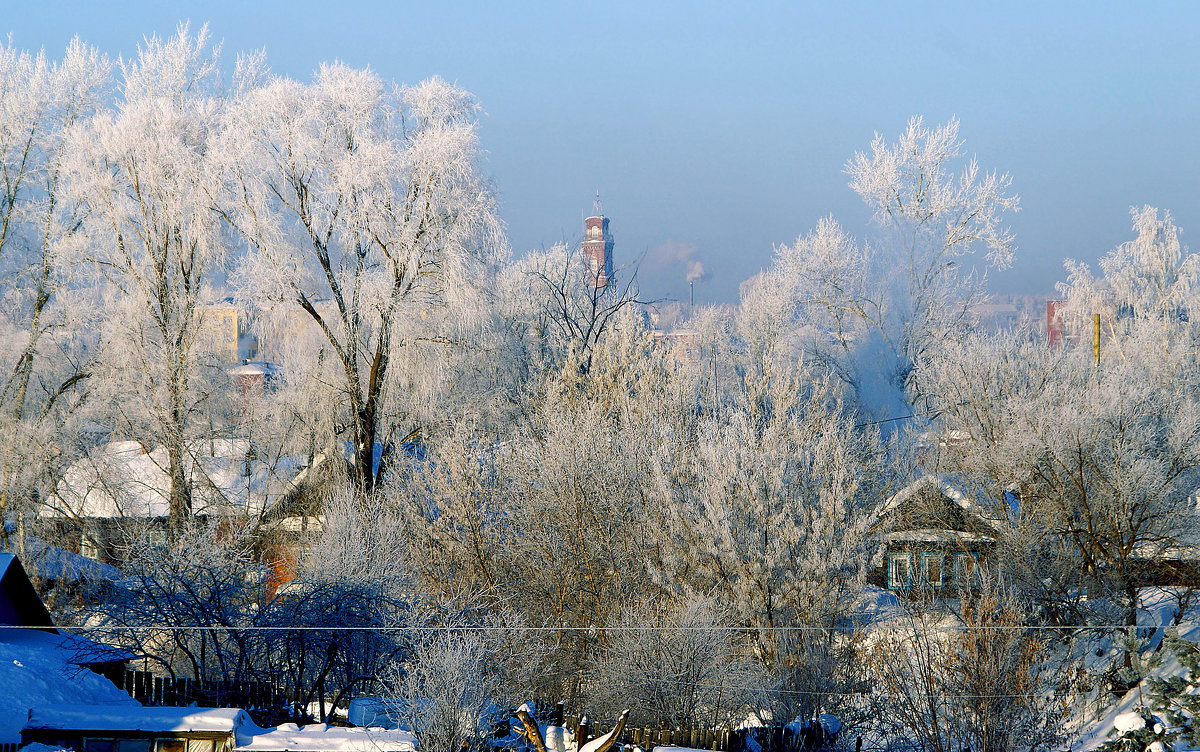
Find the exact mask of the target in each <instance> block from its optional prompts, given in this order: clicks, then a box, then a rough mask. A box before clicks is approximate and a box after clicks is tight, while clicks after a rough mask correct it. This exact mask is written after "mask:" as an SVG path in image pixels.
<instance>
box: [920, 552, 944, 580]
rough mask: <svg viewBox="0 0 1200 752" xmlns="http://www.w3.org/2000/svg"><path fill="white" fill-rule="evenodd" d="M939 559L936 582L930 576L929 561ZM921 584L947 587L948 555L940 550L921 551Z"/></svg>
mask: <svg viewBox="0 0 1200 752" xmlns="http://www.w3.org/2000/svg"><path fill="white" fill-rule="evenodd" d="M931 561H937V573H938V579H937V582H934V581H933V580H932V579H930V577H929V566H928V564H927V562H931ZM921 584H922V585H923V586H925V587H935V588H940V587H945V585H946V555H945V554H943V553H941V552H938V551H922V552H921Z"/></svg>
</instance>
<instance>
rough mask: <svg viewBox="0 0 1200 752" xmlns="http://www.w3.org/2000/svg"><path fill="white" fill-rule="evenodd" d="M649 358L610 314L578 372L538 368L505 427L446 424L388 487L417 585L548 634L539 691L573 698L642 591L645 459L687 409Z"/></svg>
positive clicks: (656, 359) (651, 526) (655, 359)
mask: <svg viewBox="0 0 1200 752" xmlns="http://www.w3.org/2000/svg"><path fill="white" fill-rule="evenodd" d="M663 354H664V353H663V352H662V351H661V350H658V349H656V346H655V345H654V342H653V337H652V335H651V333H650V332H649V331H648V330H647V328H646V325H645V322H644V320H643V319H641V318H639V317H636V316H632V315H629V314H626V315H623V316H621V317H619V320H618V322H617V323H616V324H615V325H614V328H613V331H612V334H611V335H610V336H608V337H606V338H604V339H603V340H602V341H601V343H600V346H599V348H598V349H597V351H596V353H595V355H594V357H593V365H592V368H591V369H590V370H589V371H587V372H586V373H585V372H582V371H580V369H579V368H578V365H577V362H575V361H571V360H570V359H568V360H567V361H566V362H564V363H562V364H561V365H560V366H559V367H558V368H557V369H555V370H551V371H548V372H545V373H543V374H542V375H541V379H540V383H537V384H536V386H535V387H533V388H534V389H536V394H534V395H532V396H529V397H527V398H526V402H527V404H528V405H529V406H530V407H529V409H528V411H527V412H526V413H525V414H524V415H523V416H522V417H521V419H520V420H519V421H516V422H515V423H514V424H512V425H510V426H508V428H507V430H506V431H504V432H503V433H501V434H499V435H487V434H481V433H480V432H478V431H476V430H474V427H473V426H470V425H463V426H456V427H455V428H454V430H453V431H450V432H447V434H446V435H444V436H442V437H440V438H439V440H437V441H434V442H433V443H432V444H431V445H430V447H429V451H428V454H427V459H426V463H425V464H424V466H423V467H422V468H421V469H420V471H419V472H412V473H411V474H407V475H404V474H400V473H397V477H396V478H395V479H394V485H393V486H390V487H389V489H388V493H387V498H388V499H389V500H390V501H391V503H395V504H397V505H399V506H400V508H401V509H402V510H404V512H403V513H404V515H405V517H406V520H407V525H408V533H407V534H408V536H409V539H410V549H409V550H410V551H411V552H412V554H411V555H412V558H413V561H414V562H416V563H417V565H418V566H419V568H420V571H421V572H422V574H423V575H424V577H423V581H424V582H425V584H426V587H428V588H430V589H431V590H432V591H433V592H435V593H437V594H439V595H440V596H441V597H456V595H457V594H458V593H461V592H462V591H463V589H468V590H486V591H491V592H494V593H496V597H498V598H502V599H504V600H505V601H506V602H508V603H509V604H511V605H513V606H514V607H516V608H519V609H520V610H521V612H522V613H523V614H524V615H525V616H526V618H527V619H528V620H529V621H530V623H532V624H535V625H539V626H543V627H548V628H550V630H549V631H548V633H547V635H546V643H547V644H546V652H547V655H548V656H550V657H551V659H552V660H551V661H550V665H549V666H548V668H547V671H546V672H545V681H546V684H545V687H544V690H545V692H546V693H547V694H552V695H553V694H560V693H561V694H562V695H564V696H565V697H566V698H568V699H570V700H572V701H573V700H575V699H577V698H578V697H579V693H580V692H582V691H586V687H585V686H584V685H585V682H584V681H583V678H584V677H583V676H582V673H581V667H582V664H583V662H584V661H585V660H586V659H587V657H588V656H589V655H590V654H591V652H592V651H593V650H594V649H596V647H597V646H598V645H599V644H600V643H601V642H602V640H603V637H602V630H603V627H604V625H605V624H607V623H609V622H610V621H611V620H612V619H613V618H615V615H616V614H617V613H618V612H619V611H620V610H621V609H623V608H624V607H625V605H626V604H627V603H628V602H629V601H630V600H631V599H635V598H644V597H646V596H648V594H649V593H650V592H651V591H652V589H653V586H652V585H651V584H650V583H649V582H648V581H647V577H646V565H647V556H648V555H652V553H653V551H654V550H655V546H656V542H657V540H658V537H659V534H660V533H659V531H660V530H661V524H660V523H659V520H660V519H661V515H662V514H663V510H662V505H661V497H660V496H659V494H658V491H657V484H656V481H655V476H654V471H653V465H652V464H651V457H652V456H653V455H654V454H656V453H657V452H659V451H661V446H662V444H664V443H671V442H674V441H679V440H682V438H683V436H684V434H685V431H684V430H682V429H685V428H686V422H687V420H688V415H689V412H688V410H689V409H690V408H691V406H692V401H691V392H690V388H688V387H686V386H684V385H681V384H680V383H679V382H677V381H675V378H674V369H673V366H672V364H671V362H670V361H668V360H665V359H664V358H663ZM593 627H594V628H595V631H594V632H593V631H590V630H591V628H593Z"/></svg>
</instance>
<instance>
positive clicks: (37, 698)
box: [0, 629, 141, 744]
mask: <svg viewBox="0 0 1200 752" xmlns="http://www.w3.org/2000/svg"><path fill="white" fill-rule="evenodd" d="M0 638H2V639H0V697H3V698H4V701H3V702H0V743H5V744H8V743H16V742H19V741H20V740H21V729H22V728H24V727H25V725H26V722H27V721H28V719H29V717H30V708H33V707H37V706H47V705H57V706H58V707H63V706H71V705H76V704H80V703H88V704H90V705H92V706H97V707H100V708H104V709H107V710H109V711H110V712H112V711H114V710H117V709H119V708H125V709H132V710H134V711H136V710H139V709H140V707H141V706H139V705H138V704H137V702H136V701H134V699H133V698H132V697H130V696H129V695H128V694H126V693H125V692H123V691H121V690H120V689H117V687H116V685H115V684H113V683H112V682H111V681H109V680H108V679H106V678H104V677H103V676H101V675H99V674H96V673H92V672H91V671H88V670H87V669H81V668H79V666H77V665H75V664H74V663H73V662H72V661H73V658H74V651H73V650H72V649H70V648H67V647H64V646H63V645H62V644H59V643H58V642H57V641H59V640H62V636H61V635H51V634H47V633H45V632H35V631H34V630H28V629H0Z"/></svg>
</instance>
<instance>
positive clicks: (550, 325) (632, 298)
mask: <svg viewBox="0 0 1200 752" xmlns="http://www.w3.org/2000/svg"><path fill="white" fill-rule="evenodd" d="M601 271H602V270H600V269H598V268H595V267H593V266H592V264H591V263H589V262H588V261H587V259H585V258H583V255H582V253H580V249H579V247H578V246H576V247H570V246H568V245H566V244H564V243H559V244H556V245H554V246H553V247H552V248H550V249H549V250H547V251H542V252H534V253H530V254H528V255H527V256H526V257H525V258H523V259H521V261H520V262H519V263H517V264H515V265H513V266H512V267H511V268H510V269H509V270H508V271H507V272H506V273H505V280H504V281H505V283H506V288H507V289H506V293H507V295H506V302H507V305H508V307H509V308H510V309H511V310H510V311H508V313H509V316H510V317H511V318H513V319H516V320H517V321H519V322H520V323H521V324H523V325H524V328H525V332H524V334H525V337H526V339H527V340H528V341H527V343H526V345H527V346H528V347H530V348H531V349H532V352H531V357H533V358H534V359H536V360H538V361H540V362H548V363H549V364H553V365H557V364H561V363H562V362H563V361H565V360H568V359H570V360H572V361H573V362H575V363H576V364H577V365H578V368H579V369H580V371H581V372H583V373H586V372H587V371H588V370H589V369H590V368H591V366H592V358H593V356H594V354H595V351H596V349H597V347H598V346H599V344H600V340H601V339H603V338H604V336H605V335H606V334H608V333H609V331H610V330H611V329H612V328H613V326H614V325H615V324H616V322H617V321H618V320H619V319H620V317H621V314H622V312H623V311H625V309H626V308H627V307H629V306H631V305H636V304H637V303H638V300H637V298H638V292H639V290H638V284H637V269H636V268H633V269H629V270H626V271H625V273H624V274H622V275H621V277H620V278H613V279H610V280H608V283H607V284H606V285H601V284H598V282H599V274H600V273H601ZM539 356H540V357H539Z"/></svg>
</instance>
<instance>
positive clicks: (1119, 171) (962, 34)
mask: <svg viewBox="0 0 1200 752" xmlns="http://www.w3.org/2000/svg"><path fill="white" fill-rule="evenodd" d="M5 15H6V23H7V24H8V26H7V27H6V28H7V29H8V30H9V31H10V32H11V33H12V35H13V41H14V43H15V44H16V45H17V46H19V47H22V48H28V49H37V48H39V47H45V48H46V49H47V50H51V51H52V50H59V49H62V48H63V47H64V46H65V44H66V42H67V41H68V40H69V39H70V38H71V37H72V36H74V35H76V34H78V35H80V36H81V37H82V38H83V39H84V41H87V42H90V43H92V44H95V45H97V46H99V47H101V48H102V49H105V50H107V51H109V52H110V53H112V54H117V53H122V54H125V55H126V56H128V55H129V54H131V53H132V52H134V50H135V49H136V45H137V43H138V42H139V41H140V40H141V38H142V36H143V35H146V34H151V33H157V34H160V35H162V34H169V33H170V32H171V31H172V30H173V29H174V27H175V24H176V23H177V22H178V21H180V20H187V19H191V20H192V21H193V22H194V23H196V24H200V23H205V22H207V23H209V24H210V25H211V29H212V32H213V34H214V36H215V37H216V38H217V39H220V40H223V41H224V43H225V46H226V49H227V50H230V51H232V50H239V51H240V50H250V49H258V48H265V49H266V51H267V54H268V56H269V60H270V65H271V67H272V69H273V70H274V71H276V72H278V73H281V74H284V75H288V76H292V77H296V78H300V79H303V78H306V77H308V75H309V74H310V73H311V72H312V71H313V70H315V69H316V67H317V65H318V64H320V63H321V62H322V61H329V60H335V59H336V60H343V61H345V62H347V63H349V64H351V65H355V66H370V67H371V68H372V69H373V70H375V71H377V72H379V74H380V75H382V76H383V77H384V78H386V79H391V80H395V81H400V82H406V83H415V82H417V81H419V80H422V79H424V78H427V77H428V76H430V75H435V74H436V75H439V76H441V77H442V78H445V79H447V80H449V81H451V82H455V83H457V84H458V85H460V86H462V87H463V88H465V89H467V90H468V91H471V92H472V93H473V94H475V95H476V96H477V97H478V98H479V101H480V102H481V104H482V105H483V108H484V110H485V112H486V115H485V116H484V117H483V119H482V122H481V127H480V140H481V143H482V146H483V148H484V149H485V150H486V152H487V156H486V161H485V164H484V171H485V172H486V173H487V174H488V175H489V176H490V177H491V178H492V179H493V180H494V182H495V186H496V188H497V190H498V192H499V197H500V202H501V204H500V207H501V211H500V213H501V216H502V218H503V220H504V222H505V223H506V225H507V230H508V236H509V239H510V242H511V244H512V247H513V250H514V251H515V252H516V253H518V254H520V253H524V252H527V251H529V250H532V249H536V248H541V247H549V246H550V245H552V244H553V243H555V242H558V241H560V240H577V239H578V236H579V232H580V230H579V227H580V221H581V219H582V217H583V215H584V214H586V213H590V212H591V209H592V199H593V196H594V194H595V193H596V192H597V191H598V192H599V193H600V196H601V199H602V201H603V204H604V209H605V212H606V213H607V214H608V215H609V216H610V217H612V218H613V231H614V233H615V235H616V237H617V243H618V245H617V249H618V250H617V254H618V265H620V264H622V263H629V262H630V261H632V260H633V259H635V258H636V257H638V256H640V255H641V254H646V255H647V256H648V258H649V260H650V262H651V263H648V264H645V265H644V266H643V269H642V272H641V276H642V279H643V285H644V288H645V292H646V294H647V297H650V298H673V299H676V300H686V299H687V292H688V290H687V285H686V282H685V277H686V272H685V271H684V269H682V268H681V267H680V266H679V265H678V264H672V263H670V252H669V251H670V249H671V248H673V247H674V248H678V247H680V246H691V247H694V248H695V249H696V256H697V258H699V259H700V260H701V261H702V262H703V263H704V264H705V267H706V269H707V270H708V271H709V272H710V273H711V275H712V277H711V279H710V280H709V281H707V282H705V283H703V284H701V285H698V286H697V295H698V296H700V297H699V298H698V299H699V300H703V301H706V302H713V301H717V302H732V301H734V300H735V299H736V297H737V289H738V285H739V284H740V283H741V282H742V281H743V280H745V279H747V278H748V277H749V276H751V275H752V274H754V273H756V272H757V271H758V270H759V269H760V268H762V267H765V266H766V265H767V264H768V263H769V261H770V258H771V249H772V247H773V246H774V245H778V244H783V243H791V242H792V241H794V240H795V239H796V237H797V236H799V235H801V234H802V233H805V232H807V231H808V230H809V229H810V228H811V227H812V226H813V225H814V224H815V223H816V221H817V220H818V219H819V218H820V217H823V216H825V215H827V214H830V213H832V214H834V215H835V217H837V218H838V220H839V221H841V222H842V223H843V224H844V225H845V226H846V227H847V229H848V230H849V231H850V232H851V233H853V234H854V235H856V236H860V237H861V236H863V235H864V234H866V233H867V231H868V230H869V227H868V222H867V220H868V218H869V213H867V212H866V211H864V209H863V207H862V205H861V203H860V202H858V201H857V198H856V197H855V196H854V195H853V193H852V192H851V191H850V190H849V189H848V188H847V187H846V182H847V179H846V175H845V174H844V172H843V168H844V165H845V163H846V161H847V160H848V159H849V158H850V157H851V155H852V154H853V153H854V152H855V151H856V150H861V149H865V148H866V147H867V145H868V144H869V143H870V140H871V137H872V136H873V135H874V134H875V133H877V132H878V133H879V134H881V135H884V136H885V137H889V138H894V137H895V136H896V135H897V134H898V133H900V131H901V130H902V129H903V127H904V125H905V123H906V122H907V121H908V119H909V117H911V116H913V115H922V116H924V117H925V118H926V120H927V121H928V122H930V123H940V122H944V121H946V120H948V119H949V118H951V117H958V118H959V119H960V120H961V121H962V134H961V135H962V137H963V139H964V140H965V142H966V149H967V151H968V153H971V154H975V155H977V156H978V157H979V159H980V164H981V166H982V167H984V168H985V169H995V170H999V171H1001V172H1009V173H1011V174H1012V176H1013V179H1014V184H1013V185H1014V190H1015V191H1016V193H1018V194H1019V195H1020V196H1021V199H1022V200H1021V211H1020V213H1018V214H1016V215H1015V216H1014V217H1012V219H1011V226H1012V228H1013V231H1014V233H1015V235H1016V239H1017V249H1018V253H1017V256H1016V257H1015V259H1014V262H1013V266H1012V268H1011V269H1010V270H1008V271H997V270H993V271H992V272H991V275H990V276H991V280H990V289H991V290H992V291H993V292H997V293H1002V294H1032V293H1040V294H1047V293H1050V292H1052V291H1053V285H1054V283H1055V282H1057V281H1061V280H1062V279H1064V276H1065V275H1064V272H1063V268H1062V260H1063V259H1064V258H1066V257H1072V258H1077V259H1081V260H1085V261H1095V260H1096V259H1097V258H1099V257H1100V256H1101V255H1103V254H1104V253H1105V252H1107V251H1109V250H1111V249H1112V248H1113V247H1115V246H1116V245H1117V244H1118V243H1120V242H1122V241H1123V240H1125V239H1126V235H1127V232H1128V227H1129V222H1128V216H1129V215H1128V210H1129V208H1130V207H1131V206H1141V205H1143V204H1151V205H1153V206H1158V207H1161V208H1163V209H1165V210H1168V211H1171V212H1172V213H1173V214H1174V216H1175V217H1176V219H1177V220H1178V223H1179V225H1180V226H1181V227H1183V228H1184V229H1185V231H1187V230H1191V228H1194V227H1197V226H1200V209H1198V208H1197V207H1200V177H1197V173H1196V171H1194V170H1187V169H1178V168H1179V166H1181V165H1189V164H1195V163H1197V162H1200V142H1198V141H1197V140H1196V139H1195V138H1193V137H1192V135H1191V134H1193V133H1194V132H1195V131H1196V128H1197V126H1198V125H1200V100H1198V99H1197V97H1196V95H1195V92H1196V91H1200V66H1197V65H1196V61H1195V55H1194V52H1193V44H1194V40H1193V38H1192V36H1193V34H1192V32H1193V30H1194V29H1195V28H1197V25H1198V24H1200V9H1197V8H1196V7H1195V6H1194V5H1191V4H1186V3H1137V4H1129V5H1125V6H1118V7H1107V8H1103V9H1100V8H1097V7H1096V6H1095V5H1094V4H1089V3H1083V2H1067V3H1051V4H1046V3H1036V2H1019V3H1015V4H1008V3H1006V4H1004V5H1002V6H995V7H980V6H978V5H976V4H967V5H964V4H961V3H951V2H944V3H939V2H931V3H920V4H917V5H915V6H914V5H909V4H891V3H869V2H847V3H828V4H825V3H820V4H817V3H814V4H809V3H794V4H793V3H747V4H740V3H739V4H729V5H724V6H722V5H715V4H702V5H701V6H695V5H694V4H691V3H650V4H646V3H636V2H615V3H591V4H582V5H574V4H569V5H557V4H549V3H547V4H539V3H495V4H493V3H471V2H446V3H404V4H393V3H385V2H379V3H347V4H340V3H339V4H330V3H318V2H299V3H291V2H262V3H239V2H216V3H211V2H205V3H188V2H173V3H157V2H150V1H148V0H135V1H134V2H128V3H122V4H121V5H120V7H119V9H117V10H113V9H111V8H109V7H106V4H101V3H95V4H93V3H56V2H47V3H33V4H28V5H22V7H21V10H20V12H19V13H7V14H5ZM67 19H69V21H70V22H69V23H64V20H67ZM225 64H226V65H232V55H230V56H227V59H226V61H225ZM1193 231H1194V230H1193ZM1187 238H1188V235H1185V236H1184V240H1185V242H1186V240H1187Z"/></svg>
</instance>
